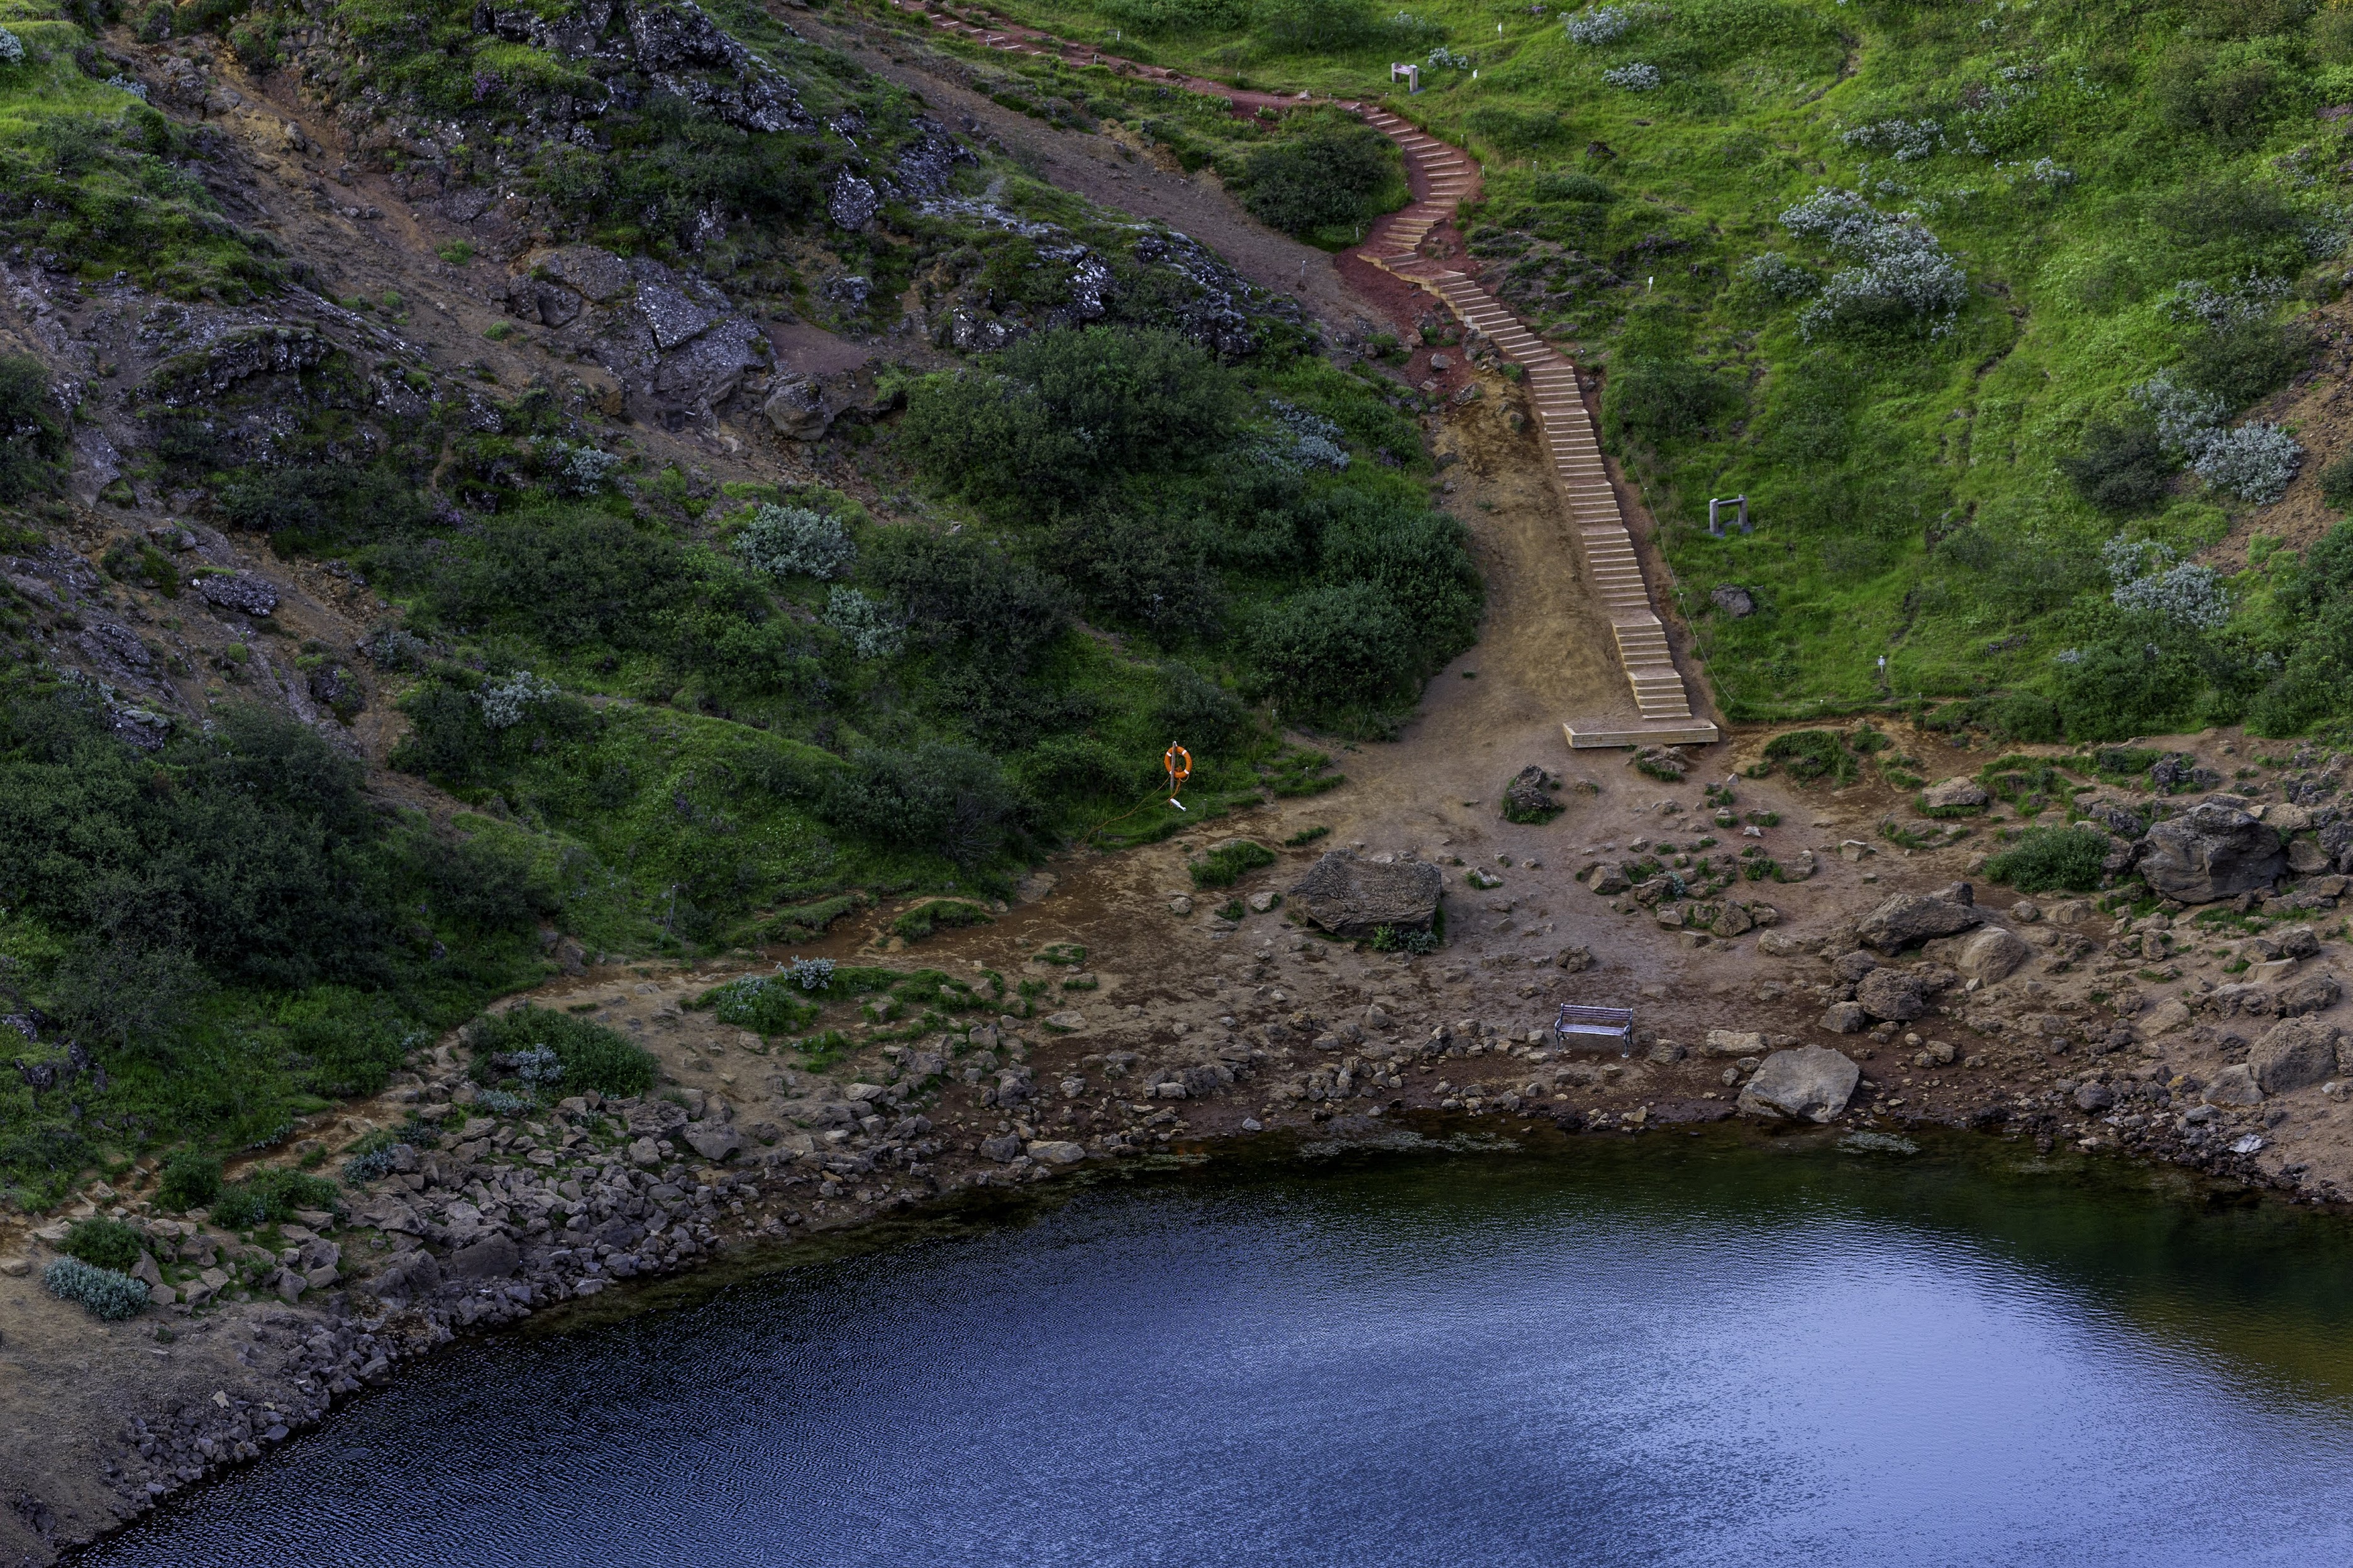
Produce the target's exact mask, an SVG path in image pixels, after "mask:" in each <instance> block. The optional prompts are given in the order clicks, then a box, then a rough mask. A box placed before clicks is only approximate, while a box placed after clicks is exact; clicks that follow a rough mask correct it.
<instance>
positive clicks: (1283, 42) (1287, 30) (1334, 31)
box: [1255, 0, 1380, 55]
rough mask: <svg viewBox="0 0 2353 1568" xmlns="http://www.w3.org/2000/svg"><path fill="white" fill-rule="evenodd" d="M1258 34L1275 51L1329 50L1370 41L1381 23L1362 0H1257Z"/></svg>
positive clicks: (1297, 52) (1323, 51) (1288, 52)
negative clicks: (1258, 1)
mask: <svg viewBox="0 0 2353 1568" xmlns="http://www.w3.org/2000/svg"><path fill="white" fill-rule="evenodd" d="M1255 16H1256V20H1257V24H1258V34H1259V37H1261V38H1262V39H1264V40H1265V42H1266V45H1267V47H1269V48H1271V49H1272V50H1273V51H1275V52H1276V53H1278V54H1288V55H1303V54H1329V53H1332V52H1334V51H1336V50H1342V49H1348V48H1353V47H1357V46H1359V45H1362V44H1365V43H1368V42H1370V41H1371V40H1372V39H1373V38H1374V37H1377V35H1378V32H1379V28H1380V24H1379V22H1378V21H1377V19H1376V17H1375V16H1374V13H1373V10H1372V7H1371V6H1370V5H1366V3H1365V0H1260V3H1259V5H1257V6H1256V7H1255Z"/></svg>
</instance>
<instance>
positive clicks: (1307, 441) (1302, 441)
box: [1260, 398, 1348, 473]
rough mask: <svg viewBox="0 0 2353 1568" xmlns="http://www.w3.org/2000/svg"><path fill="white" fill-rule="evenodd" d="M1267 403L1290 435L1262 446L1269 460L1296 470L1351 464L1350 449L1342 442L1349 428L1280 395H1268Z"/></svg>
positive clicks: (1262, 451)
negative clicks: (1300, 406) (1312, 412)
mask: <svg viewBox="0 0 2353 1568" xmlns="http://www.w3.org/2000/svg"><path fill="white" fill-rule="evenodd" d="M1267 406H1268V408H1269V409H1271V411H1272V412H1273V415H1274V417H1275V420H1276V422H1277V423H1278V424H1279V425H1281V426H1282V430H1283V433H1284V434H1285V435H1286V436H1287V437H1289V439H1288V440H1287V441H1284V442H1279V443H1276V444H1272V445H1269V446H1267V447H1263V448H1262V449H1261V454H1260V455H1261V458H1264V459H1265V460H1266V461H1268V462H1271V463H1273V464H1276V465H1278V466H1280V467H1282V468H1291V469H1293V470H1296V469H1301V468H1329V469H1331V470H1332V471H1333V472H1335V473H1337V472H1339V471H1340V470H1341V469H1343V468H1346V467H1347V466H1348V449H1347V448H1346V447H1344V446H1342V445H1341V442H1342V441H1343V440H1345V438H1346V436H1347V432H1345V431H1344V430H1342V429H1341V428H1340V426H1337V425H1335V424H1334V423H1332V421H1330V420H1329V419H1326V418H1324V416H1322V415H1320V414H1310V413H1309V412H1307V410H1305V409H1304V408H1296V407H1293V405H1290V404H1288V403H1285V402H1283V401H1282V399H1280V398H1269V399H1268V400H1267Z"/></svg>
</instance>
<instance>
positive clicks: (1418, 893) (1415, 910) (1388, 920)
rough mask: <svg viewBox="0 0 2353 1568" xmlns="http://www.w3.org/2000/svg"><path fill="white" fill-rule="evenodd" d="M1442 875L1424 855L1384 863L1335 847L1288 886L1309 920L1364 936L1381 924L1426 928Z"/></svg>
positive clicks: (1435, 910)
mask: <svg viewBox="0 0 2353 1568" xmlns="http://www.w3.org/2000/svg"><path fill="white" fill-rule="evenodd" d="M1444 891H1445V879H1444V878H1443V877H1442V876H1440V873H1439V869H1438V868H1437V867H1435V866H1433V865H1431V864H1430V863H1429V862H1428V861H1426V860H1396V861H1391V862H1388V863H1387V864H1382V863H1379V862H1377V861H1372V860H1365V859H1360V858H1358V857H1357V856H1356V852H1355V851H1354V850H1350V849H1335V850H1333V851H1332V852H1331V853H1330V854H1328V855H1325V856H1324V858H1322V859H1320V860H1318V861H1316V862H1315V864H1314V867H1313V868H1310V869H1309V871H1308V873H1307V875H1306V876H1304V877H1303V878H1301V879H1299V881H1298V883H1297V885H1295V886H1294V887H1293V888H1292V889H1291V892H1290V899H1291V901H1292V902H1293V905H1294V906H1295V907H1296V908H1297V909H1298V910H1299V911H1300V912H1301V913H1303V914H1304V915H1305V916H1306V917H1307V918H1308V919H1309V920H1310V921H1314V923H1315V924H1317V925H1319V926H1321V927H1323V928H1324V930H1325V931H1330V932H1331V933H1332V934H1333V935H1334V936H1338V937H1351V938H1353V937H1368V936H1370V935H1372V934H1373V933H1374V932H1375V931H1377V930H1379V929H1380V928H1381V927H1383V926H1387V927H1388V928H1390V929H1391V930H1393V931H1428V930H1429V929H1430V921H1432V920H1434V919H1436V918H1437V914H1438V900H1439V899H1440V895H1441V894H1443V892H1444Z"/></svg>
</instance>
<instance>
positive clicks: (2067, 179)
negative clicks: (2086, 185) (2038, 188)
mask: <svg viewBox="0 0 2353 1568" xmlns="http://www.w3.org/2000/svg"><path fill="white" fill-rule="evenodd" d="M2026 177H2027V178H2028V179H2030V180H2032V181H2033V182H2034V183H2035V184H2038V185H2049V186H2052V187H2053V188H2054V189H2055V188H2056V187H2058V186H2061V185H2072V184H2074V183H2075V171H2074V170H2073V169H2063V168H2061V167H2060V166H2059V164H2058V163H2056V162H2054V161H2053V160H2052V159H2049V158H2037V159H2036V160H2034V164H2033V166H2032V167H2031V168H2030V169H2028V170H2027V171H2026Z"/></svg>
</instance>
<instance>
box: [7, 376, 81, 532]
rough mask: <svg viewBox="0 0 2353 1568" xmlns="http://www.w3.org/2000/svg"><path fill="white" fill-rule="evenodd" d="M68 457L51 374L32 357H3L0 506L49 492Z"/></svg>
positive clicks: (64, 432)
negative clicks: (52, 396)
mask: <svg viewBox="0 0 2353 1568" xmlns="http://www.w3.org/2000/svg"><path fill="white" fill-rule="evenodd" d="M65 455H66V431H65V426H63V425H62V424H60V423H59V422H58V416H57V410H56V408H55V407H54V406H53V405H51V402H50V399H49V377H48V373H47V371H46V370H44V369H42V367H41V362H40V361H38V360H37V359H35V358H33V357H32V356H31V355H30V354H0V504H5V503H6V502H9V501H16V500H24V499H25V497H26V496H28V495H31V494H32V493H34V492H35V491H36V490H42V489H47V488H48V487H49V485H50V484H51V483H52V482H53V481H54V480H55V479H56V478H57V474H58V463H59V462H60V461H61V460H62V459H63V458H64V457H65Z"/></svg>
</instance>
